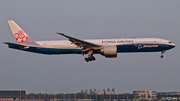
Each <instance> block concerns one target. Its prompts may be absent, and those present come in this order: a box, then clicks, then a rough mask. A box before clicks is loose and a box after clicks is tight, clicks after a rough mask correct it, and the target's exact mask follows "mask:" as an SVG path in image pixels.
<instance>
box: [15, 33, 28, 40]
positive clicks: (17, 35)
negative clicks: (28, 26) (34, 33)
mask: <svg viewBox="0 0 180 101" xmlns="http://www.w3.org/2000/svg"><path fill="white" fill-rule="evenodd" d="M14 37H15V38H16V41H17V42H24V41H26V40H27V39H28V34H27V33H26V32H24V31H23V30H19V31H18V33H15V34H14Z"/></svg>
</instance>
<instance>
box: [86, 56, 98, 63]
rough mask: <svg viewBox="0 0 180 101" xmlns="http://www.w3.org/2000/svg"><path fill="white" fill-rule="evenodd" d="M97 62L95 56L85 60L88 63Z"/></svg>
mask: <svg viewBox="0 0 180 101" xmlns="http://www.w3.org/2000/svg"><path fill="white" fill-rule="evenodd" d="M95 60H96V58H95V57H94V56H89V57H88V58H87V57H86V58H85V61H86V62H89V61H95Z"/></svg>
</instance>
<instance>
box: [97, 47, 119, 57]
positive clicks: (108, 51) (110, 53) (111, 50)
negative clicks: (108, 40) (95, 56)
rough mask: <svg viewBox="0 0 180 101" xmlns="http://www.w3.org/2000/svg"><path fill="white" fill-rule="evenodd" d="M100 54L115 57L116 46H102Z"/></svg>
mask: <svg viewBox="0 0 180 101" xmlns="http://www.w3.org/2000/svg"><path fill="white" fill-rule="evenodd" d="M100 51H101V54H102V55H104V56H105V57H107V58H116V57H117V47H116V46H104V47H103V48H102V49H101V50H100Z"/></svg>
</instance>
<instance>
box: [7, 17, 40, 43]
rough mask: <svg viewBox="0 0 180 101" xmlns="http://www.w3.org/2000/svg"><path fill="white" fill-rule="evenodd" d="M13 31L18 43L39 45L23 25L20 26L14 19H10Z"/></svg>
mask: <svg viewBox="0 0 180 101" xmlns="http://www.w3.org/2000/svg"><path fill="white" fill-rule="evenodd" d="M8 23H9V26H10V28H11V31H12V33H13V35H14V37H15V39H16V41H17V43H21V44H28V45H38V44H37V43H36V42H35V41H34V40H33V39H32V38H31V37H30V36H29V35H28V34H27V33H26V32H25V31H24V30H23V29H22V28H21V27H19V26H18V25H17V24H16V23H15V22H14V21H13V20H9V21H8Z"/></svg>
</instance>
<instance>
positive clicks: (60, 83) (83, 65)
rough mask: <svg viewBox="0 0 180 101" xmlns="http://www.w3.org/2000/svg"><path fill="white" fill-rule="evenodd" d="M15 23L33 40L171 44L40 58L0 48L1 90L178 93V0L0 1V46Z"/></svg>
mask: <svg viewBox="0 0 180 101" xmlns="http://www.w3.org/2000/svg"><path fill="white" fill-rule="evenodd" d="M8 20H14V21H15V22H16V23H17V24H18V25H19V26H20V27H21V28H23V29H24V31H26V32H27V33H28V34H29V35H30V36H31V37H32V38H33V39H34V40H36V41H42V40H66V38H65V37H63V36H60V35H58V34H56V32H62V33H65V34H67V35H70V36H73V37H76V38H79V39H108V38H131V37H137V38H163V39H167V40H170V41H172V42H173V43H175V44H176V47H175V48H174V49H171V50H168V51H167V52H166V53H165V54H164V58H163V59H161V58H160V55H161V53H160V52H153V53H118V56H117V58H105V57H104V56H101V55H98V54H97V55H96V54H95V55H94V56H95V57H96V61H94V62H89V63H87V62H85V61H84V58H85V57H86V56H82V55H78V54H73V55H42V54H37V53H30V52H24V51H20V50H14V49H10V48H8V46H7V45H6V44H3V43H1V44H0V51H1V52H0V56H1V58H0V80H1V82H0V90H26V93H46V89H47V93H53V94H55V93H76V92H80V91H81V90H82V89H83V90H85V89H88V90H89V89H96V90H103V89H106V90H107V88H110V89H112V88H115V93H132V92H133V90H155V91H159V92H161V91H180V87H179V85H180V81H179V77H180V74H179V72H180V66H179V62H180V54H179V52H180V48H179V46H180V44H179V43H180V40H179V39H180V0H29V1H27V0H0V32H1V34H0V35H1V37H0V42H15V38H14V37H13V35H12V32H11V30H10V28H9V25H8V23H7V21H8Z"/></svg>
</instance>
